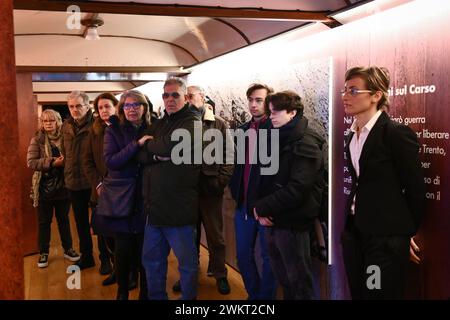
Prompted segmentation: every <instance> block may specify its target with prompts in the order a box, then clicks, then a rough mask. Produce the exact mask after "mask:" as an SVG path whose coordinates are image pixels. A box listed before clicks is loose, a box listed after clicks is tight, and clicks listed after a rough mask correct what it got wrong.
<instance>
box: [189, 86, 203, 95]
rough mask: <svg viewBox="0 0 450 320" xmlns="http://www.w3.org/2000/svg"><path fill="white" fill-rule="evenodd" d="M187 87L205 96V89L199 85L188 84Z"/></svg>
mask: <svg viewBox="0 0 450 320" xmlns="http://www.w3.org/2000/svg"><path fill="white" fill-rule="evenodd" d="M189 88H192V89H194V90H197V91H198V92H199V93H200V94H201V95H202V96H203V97H204V96H205V90H204V89H203V88H202V87H200V86H189V87H188V89H189Z"/></svg>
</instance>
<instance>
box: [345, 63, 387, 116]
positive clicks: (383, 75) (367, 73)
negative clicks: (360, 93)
mask: <svg viewBox="0 0 450 320" xmlns="http://www.w3.org/2000/svg"><path fill="white" fill-rule="evenodd" d="M356 77H359V78H361V79H363V80H364V82H365V83H366V86H367V89H368V90H370V91H372V94H374V93H375V92H377V91H380V92H381V93H382V94H383V95H382V97H381V99H380V101H378V105H377V109H378V110H379V109H381V108H382V107H383V106H384V107H386V108H389V104H390V103H389V93H388V90H389V82H390V78H389V70H388V69H386V68H384V67H376V66H372V67H354V68H351V69H349V70H347V72H346V73H345V81H348V80H350V79H352V78H356Z"/></svg>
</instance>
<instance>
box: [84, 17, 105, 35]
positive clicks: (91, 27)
mask: <svg viewBox="0 0 450 320" xmlns="http://www.w3.org/2000/svg"><path fill="white" fill-rule="evenodd" d="M81 24H82V25H83V26H85V27H87V29H86V31H85V33H84V37H85V39H86V40H99V39H100V37H99V35H98V30H97V27H99V26H101V25H103V19H101V18H100V17H95V18H90V19H83V20H81Z"/></svg>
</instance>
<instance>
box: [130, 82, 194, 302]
mask: <svg viewBox="0 0 450 320" xmlns="http://www.w3.org/2000/svg"><path fill="white" fill-rule="evenodd" d="M162 97H163V100H164V106H165V114H164V117H163V118H162V119H159V120H156V121H155V122H154V124H153V125H152V127H151V128H150V130H149V132H148V134H149V135H151V136H152V137H153V139H151V140H148V141H146V142H145V145H144V147H143V149H142V151H141V152H140V153H139V154H138V161H139V162H141V163H143V164H145V168H144V177H143V193H144V210H145V213H146V214H147V224H146V226H145V236H144V248H143V252H142V263H143V265H144V267H145V271H146V273H147V274H148V275H149V276H148V277H147V283H148V296H149V299H152V300H166V299H167V292H166V278H167V257H168V255H169V252H170V249H172V250H173V252H174V254H175V256H176V258H177V260H178V270H179V272H180V284H181V293H182V297H181V298H182V299H183V300H191V299H196V297H197V281H198V279H197V278H198V258H197V257H198V253H197V247H196V245H195V239H196V225H197V221H198V197H199V195H198V183H199V173H200V165H197V164H193V151H194V148H195V145H196V144H198V143H200V152H201V141H197V142H196V141H194V139H193V138H194V126H198V127H199V130H200V131H201V119H200V117H199V116H198V114H197V113H195V112H193V111H192V110H191V108H190V107H189V103H188V102H187V98H188V97H187V90H186V84H185V82H184V80H183V79H181V78H177V77H172V78H169V79H167V80H166V82H165V83H164V93H163V95H162ZM195 122H198V125H195ZM177 129H182V130H177ZM178 133H180V135H182V134H183V133H189V138H190V143H188V145H189V147H188V148H186V149H184V150H183V151H182V152H183V153H186V152H187V153H190V156H191V157H190V160H191V161H190V162H189V163H181V164H176V163H179V162H178V161H177V160H179V159H172V149H173V148H174V147H175V146H176V145H177V144H178V143H186V142H184V141H179V140H176V141H172V140H171V137H172V135H173V136H175V135H177V136H179V135H178ZM174 156H180V157H183V159H184V158H185V156H186V154H183V156H181V155H179V154H178V153H177V154H175V155H174Z"/></svg>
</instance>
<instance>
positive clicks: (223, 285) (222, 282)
mask: <svg viewBox="0 0 450 320" xmlns="http://www.w3.org/2000/svg"><path fill="white" fill-rule="evenodd" d="M217 290H218V291H219V293H220V294H229V293H230V291H231V290H230V285H229V284H228V280H227V278H220V279H217Z"/></svg>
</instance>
